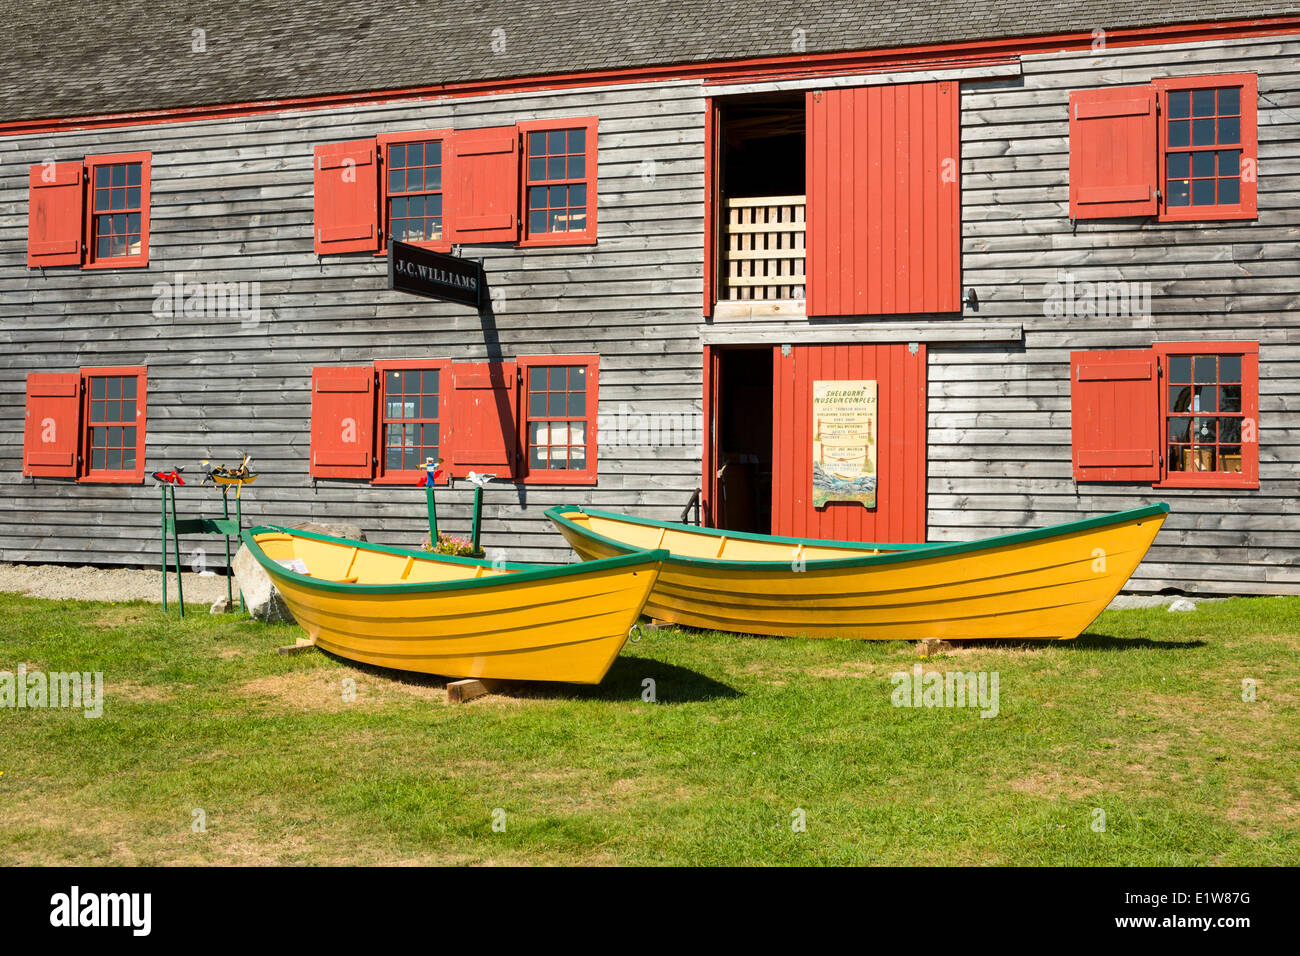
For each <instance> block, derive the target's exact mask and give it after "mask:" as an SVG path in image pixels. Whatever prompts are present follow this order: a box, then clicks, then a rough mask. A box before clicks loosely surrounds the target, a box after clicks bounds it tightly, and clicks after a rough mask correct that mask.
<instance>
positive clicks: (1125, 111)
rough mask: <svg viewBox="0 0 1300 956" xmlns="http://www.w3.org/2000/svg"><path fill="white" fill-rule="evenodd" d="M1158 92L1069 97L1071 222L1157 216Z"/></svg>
mask: <svg viewBox="0 0 1300 956" xmlns="http://www.w3.org/2000/svg"><path fill="white" fill-rule="evenodd" d="M1156 190H1157V186H1156V91H1155V89H1154V88H1152V87H1150V86H1119V87H1108V88H1104V89H1099V90H1075V91H1074V92H1073V93H1071V94H1070V218H1071V219H1109V218H1114V217H1116V216H1154V215H1155V213H1156Z"/></svg>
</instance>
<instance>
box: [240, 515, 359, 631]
mask: <svg viewBox="0 0 1300 956" xmlns="http://www.w3.org/2000/svg"><path fill="white" fill-rule="evenodd" d="M280 527H284V528H288V529H290V530H293V531H310V532H312V533H313V534H327V535H330V536H332V537H335V538H350V539H352V540H353V541H365V540H366V533H365V532H364V531H362V530H361V528H360V526H359V525H355V524H349V523H347V522H342V521H337V522H336V521H303V522H300V523H298V524H292V525H288V524H286V525H280ZM231 566H232V567H233V568H234V570H235V581H236V582H237V583H238V585H239V590H240V591H241V592H243V595H244V605H245V607H247V608H248V613H249V614H250V615H251V616H252V617H253V619H254V620H257V621H264V622H265V623H267V624H279V623H285V624H292V623H294V620H293V612H291V611H290V610H289V606H288V605H287V604H285V603H284V598H283V597H281V596H280V592H279V591H277V590H276V589H275V585H274V584H272V583H271V578H270V577H269V576H268V575H267V573H266V571H264V570H263V569H262V566H261V565H260V564H259V563H258V561H257V559H256V558H255V557H253V555H252V554H250V553H249V550H248V548H246V547H244V546H243V545H240V547H239V551H238V552H237V553H236V554H235V560H234V561H233V562H231Z"/></svg>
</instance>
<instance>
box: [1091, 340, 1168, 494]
mask: <svg viewBox="0 0 1300 956" xmlns="http://www.w3.org/2000/svg"><path fill="white" fill-rule="evenodd" d="M1159 398H1160V396H1159V371H1158V368H1157V363H1156V356H1155V353H1154V352H1153V351H1151V350H1150V349H1140V350H1129V349H1121V350H1108V351H1104V352H1071V353H1070V425H1071V434H1072V438H1073V446H1074V449H1073V452H1074V453H1073V457H1074V477H1075V479H1076V480H1078V481H1152V482H1154V481H1158V480H1159V479H1160V411H1159Z"/></svg>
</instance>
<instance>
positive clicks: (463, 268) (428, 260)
mask: <svg viewBox="0 0 1300 956" xmlns="http://www.w3.org/2000/svg"><path fill="white" fill-rule="evenodd" d="M388 288H390V289H394V290H396V291H398V292H409V293H410V294H411V295H420V296H424V297H425V298H426V299H442V300H444V301H446V302H459V303H461V304H462V305H472V306H473V307H474V308H476V309H477V308H478V307H479V305H480V303H481V302H482V294H483V265H482V263H479V262H475V261H473V260H472V259H461V258H458V257H457V256H449V255H445V254H444V253H441V252H430V251H429V250H428V249H421V248H420V247H419V246H413V245H411V244H410V243H408V242H393V241H392V240H390V241H389V243H388Z"/></svg>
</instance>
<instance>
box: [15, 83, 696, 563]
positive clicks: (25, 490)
mask: <svg viewBox="0 0 1300 956" xmlns="http://www.w3.org/2000/svg"><path fill="white" fill-rule="evenodd" d="M592 115H595V116H597V117H599V121H600V126H599V193H598V196H599V200H598V201H599V244H598V245H596V246H576V247H568V248H564V247H561V248H550V249H516V248H513V247H509V246H474V247H467V249H466V251H467V253H472V254H481V255H483V256H484V257H485V259H486V268H487V271H488V274H489V280H490V285H491V287H492V288H493V289H494V290H495V291H496V292H497V293H498V295H499V296H500V297H499V298H497V299H496V300H495V309H494V315H493V318H492V320H491V321H490V322H489V323H487V326H486V327H485V325H484V323H482V322H480V320H479V318H478V317H477V316H474V315H472V314H467V310H465V309H464V308H463V307H457V306H453V305H446V304H443V303H436V302H432V301H428V300H422V299H417V298H414V297H411V296H408V295H403V294H400V293H394V292H389V291H388V290H387V289H386V285H387V276H386V267H385V263H384V260H383V259H381V258H377V257H375V256H372V255H366V254H360V255H348V256H328V257H325V259H324V260H323V261H318V260H317V257H316V255H315V254H314V253H313V251H312V147H313V146H314V145H316V144H317V143H331V142H339V141H343V140H348V139H355V138H361V137H367V136H373V135H375V134H376V133H381V132H386V131H394V130H401V129H439V128H449V127H454V128H470V127H479V126H493V125H500V124H509V123H514V122H515V121H517V120H526V119H545V118H550V117H556V118H562V117H577V116H592ZM702 115H703V99H702V96H701V91H700V86H699V84H698V83H675V84H656V85H653V86H624V87H616V88H611V89H607V90H589V91H570V92H552V93H530V94H520V95H509V96H495V97H491V98H474V99H456V100H442V101H431V102H426V103H406V104H399V105H383V106H373V107H368V108H364V109H347V110H344V109H331V110H322V111H307V112H293V113H285V114H279V115H265V116H252V117H248V118H243V119H237V120H219V121H210V122H201V123H184V124H165V125H157V126H141V127H134V128H132V127H128V128H121V129H112V130H99V131H88V132H67V133H60V134H57V135H48V136H40V137H8V138H0V368H3V374H2V376H0V489H2V496H3V497H2V501H0V560H5V561H94V562H109V563H125V564H142V563H143V564H147V563H148V562H149V561H150V560H151V557H152V556H155V555H156V554H157V548H158V542H157V539H158V527H157V523H158V514H157V508H158V496H157V491H156V490H155V489H154V488H153V487H152V485H153V482H152V481H149V482H147V484H146V485H144V486H113V485H93V484H81V485H78V484H76V483H73V482H64V481H59V480H51V479H37V480H35V481H33V480H32V479H24V478H22V476H21V454H22V431H23V399H24V382H25V379H26V374H27V373H28V372H29V371H70V370H75V369H77V368H78V367H81V366H105V365H147V366H148V367H149V396H148V436H147V464H148V466H149V469H150V470H153V469H155V468H158V467H160V466H163V465H170V464H172V463H177V464H185V465H190V466H194V465H196V464H197V462H198V460H199V459H201V458H205V457H209V456H214V457H216V458H218V459H224V460H231V459H233V458H234V457H235V454H236V452H237V451H238V450H239V449H247V450H248V451H249V452H250V453H251V454H252V455H253V458H254V463H255V466H256V468H257V470H258V471H259V472H260V473H261V474H262V478H261V479H260V481H259V483H258V484H257V485H256V486H254V487H252V488H250V489H249V490H248V492H247V493H246V496H245V514H246V516H247V517H248V518H249V519H250V520H252V521H257V520H262V519H265V520H268V521H287V520H290V519H295V518H301V519H306V518H308V517H311V518H316V519H330V518H334V519H347V520H354V521H356V522H358V523H359V524H360V525H361V526H362V527H363V528H364V529H365V530H366V531H367V532H368V533H369V534H370V536H371V538H372V540H378V541H381V542H386V543H392V544H407V545H415V544H418V542H419V541H421V540H423V536H424V533H425V531H426V530H427V528H426V526H425V524H424V520H425V518H424V495H423V492H422V491H421V490H420V489H418V488H416V487H414V486H412V487H410V488H405V487H370V486H367V485H365V484H362V483H352V482H341V481H320V482H318V483H317V484H316V486H315V487H314V488H313V487H312V483H311V481H310V479H309V477H308V443H309V436H310V431H309V417H310V407H311V394H310V383H311V369H312V366H314V365H321V364H364V363H368V362H370V361H372V360H374V359H392V358H412V357H419V356H430V357H447V358H451V359H483V358H490V357H493V356H494V355H504V356H506V357H511V356H514V355H534V354H537V355H547V354H568V353H582V354H590V353H593V352H595V353H599V354H600V412H601V414H602V416H615V417H617V416H618V414H619V412H620V410H625V411H626V412H627V413H628V415H632V416H643V415H658V416H669V417H670V418H673V417H675V418H677V419H678V420H687V421H689V420H691V419H692V418H695V419H698V414H699V408H700V382H701V367H702V366H701V358H700V349H699V345H698V337H697V327H698V324H699V321H700V308H699V303H700V289H701V279H700V276H701V249H702V246H703V219H702V208H703V206H702V204H703V170H704V160H703V148H702V143H703V123H702ZM137 150H140V151H143V150H148V151H150V152H152V154H153V201H152V217H153V222H152V235H151V241H150V265H149V267H148V268H147V269H124V270H104V271H100V270H87V271H81V270H78V269H68V268H65V269H48V270H46V272H45V274H42V273H41V272H40V271H39V270H29V269H28V268H27V266H26V236H27V170H28V166H29V165H30V164H32V163H37V162H41V161H43V160H46V159H50V158H54V159H78V158H81V157H83V156H85V155H95V154H103V153H116V152H126V151H137ZM647 161H650V162H652V163H653V166H649V165H644V164H646V163H647ZM178 274H184V276H185V277H186V278H187V279H188V280H189V281H202V282H212V281H220V282H238V281H257V282H260V283H261V287H260V290H261V297H260V305H261V320H260V323H259V324H258V325H257V326H256V327H255V328H243V327H241V324H240V321H239V320H238V319H237V318H231V319H228V320H224V321H222V320H195V319H186V318H184V317H180V318H173V319H158V318H155V317H154V316H153V315H152V312H151V310H152V305H153V300H154V293H153V291H152V287H153V285H154V284H155V283H157V282H163V281H166V282H175V281H176V279H177V276H178ZM633 424H636V422H635V420H633ZM631 437H632V438H633V439H634V440H635V439H636V438H637V436H636V435H632V436H631ZM615 438H616V435H615V434H614V433H613V432H612V431H610V432H609V434H601V435H600V453H599V485H598V487H595V488H592V487H590V486H580V487H554V486H550V487H547V486H524V485H519V486H514V487H512V486H508V485H507V486H500V487H494V488H491V489H489V491H488V492H487V502H488V505H487V507H486V509H485V516H484V517H485V533H484V538H483V541H484V544H485V546H487V547H489V548H504V549H505V551H506V554H507V557H508V558H510V559H512V560H525V561H528V560H560V561H564V560H570V554H571V553H570V552H569V551H568V549H567V548H566V547H565V546H564V542H563V539H562V538H560V536H559V535H558V534H557V533H556V532H554V531H553V530H552V529H551V527H550V524H549V522H547V521H546V520H545V518H544V517H543V516H542V514H541V512H542V511H543V509H545V508H546V507H548V506H550V505H552V504H556V503H562V502H576V503H589V502H594V503H598V504H600V505H601V506H606V507H610V508H619V509H629V510H634V511H642V512H651V513H657V514H662V515H676V514H677V513H680V511H681V509H682V507H683V506H684V505H685V504H686V501H687V500H688V499H689V497H690V495H691V493H692V492H693V491H694V489H695V488H696V487H697V486H698V484H699V464H698V463H699V454H700V453H699V446H698V433H694V434H691V435H687V436H685V439H683V438H681V437H674V436H673V435H669V436H668V438H669V441H674V440H676V441H683V442H684V443H682V444H657V445H646V444H640V445H634V446H629V445H618V444H615V443H614V439H615ZM194 470H196V471H197V468H195V469H194ZM439 497H440V501H441V502H442V504H441V506H440V507H441V510H442V513H443V524H444V526H445V528H446V529H447V530H450V531H452V532H456V533H466V532H468V529H469V515H470V510H469V503H470V501H471V499H472V487H471V486H469V485H468V484H465V483H461V485H460V486H459V487H458V488H457V489H455V490H452V491H449V492H448V491H444V492H440V496H439ZM178 504H179V505H180V506H181V508H182V509H184V510H185V511H188V512H192V513H197V512H198V511H199V509H200V508H203V509H206V510H207V511H208V512H211V511H212V510H213V509H215V508H217V507H219V498H218V496H217V495H216V494H215V493H214V492H213V491H212V490H211V488H210V487H209V488H205V489H203V490H201V491H200V490H198V489H193V488H190V487H186V488H183V489H181V490H180V491H179V492H178ZM214 542H215V544H214ZM202 544H205V542H204V540H203V539H201V538H192V539H189V540H188V542H186V541H183V542H182V545H183V546H185V547H186V548H187V550H188V547H189V546H194V545H202ZM206 544H207V546H208V552H207V553H208V557H209V560H210V561H213V563H220V562H218V561H215V560H214V556H215V555H216V553H217V552H218V551H219V550H220V539H210V540H209V541H208V542H206ZM221 560H222V561H224V557H223V558H222V559H221Z"/></svg>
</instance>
